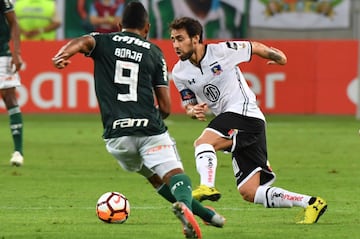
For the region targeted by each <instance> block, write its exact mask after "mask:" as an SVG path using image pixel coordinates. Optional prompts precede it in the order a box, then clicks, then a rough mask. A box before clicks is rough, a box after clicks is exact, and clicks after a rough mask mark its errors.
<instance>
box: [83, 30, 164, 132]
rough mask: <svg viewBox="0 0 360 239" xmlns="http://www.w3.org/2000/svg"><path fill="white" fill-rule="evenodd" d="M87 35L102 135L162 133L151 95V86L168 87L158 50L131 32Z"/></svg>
mask: <svg viewBox="0 0 360 239" xmlns="http://www.w3.org/2000/svg"><path fill="white" fill-rule="evenodd" d="M91 35H92V36H93V38H94V40H95V41H96V47H95V48H94V49H93V50H92V51H91V52H90V53H89V54H88V56H90V57H91V58H93V59H94V63H95V64H94V80H95V86H96V87H95V90H96V95H97V98H98V102H99V106H100V109H101V115H102V119H103V124H104V129H105V131H104V138H106V139H107V138H114V137H120V136H128V135H138V136H150V135H158V134H161V133H164V132H165V131H166V127H165V125H164V122H163V121H162V117H161V115H160V111H159V110H158V109H156V108H155V102H154V97H153V88H163V87H165V88H167V87H168V79H167V67H166V63H165V60H164V57H163V55H162V52H161V51H160V49H159V48H158V47H157V46H156V45H153V44H151V43H150V42H148V41H146V40H145V39H142V38H141V37H139V36H138V35H137V34H134V33H131V32H119V33H110V34H98V33H92V34H91ZM105 79H109V80H105ZM108 112H111V114H109V113H108Z"/></svg>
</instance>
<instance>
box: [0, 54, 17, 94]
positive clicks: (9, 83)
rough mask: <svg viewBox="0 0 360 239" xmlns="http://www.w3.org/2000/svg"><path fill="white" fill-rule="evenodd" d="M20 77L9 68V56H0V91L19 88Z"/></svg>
mask: <svg viewBox="0 0 360 239" xmlns="http://www.w3.org/2000/svg"><path fill="white" fill-rule="evenodd" d="M20 85H21V83H20V77H19V74H18V73H17V72H16V73H14V72H13V70H12V66H11V56H0V89H8V88H13V87H17V86H20Z"/></svg>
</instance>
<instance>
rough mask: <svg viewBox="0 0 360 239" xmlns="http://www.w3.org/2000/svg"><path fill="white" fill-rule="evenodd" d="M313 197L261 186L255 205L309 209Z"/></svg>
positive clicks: (257, 191)
mask: <svg viewBox="0 0 360 239" xmlns="http://www.w3.org/2000/svg"><path fill="white" fill-rule="evenodd" d="M310 198H311V196H308V195H303V194H298V193H294V192H289V191H287V190H285V189H282V188H277V187H270V186H259V187H258V189H257V190H256V193H255V199H254V203H257V204H263V205H264V206H265V207H276V208H283V207H293V206H297V207H303V208H305V207H307V206H309V200H310Z"/></svg>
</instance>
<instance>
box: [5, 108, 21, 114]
mask: <svg viewBox="0 0 360 239" xmlns="http://www.w3.org/2000/svg"><path fill="white" fill-rule="evenodd" d="M18 113H21V111H20V107H19V106H16V107H14V108H11V109H8V114H9V115H14V114H18Z"/></svg>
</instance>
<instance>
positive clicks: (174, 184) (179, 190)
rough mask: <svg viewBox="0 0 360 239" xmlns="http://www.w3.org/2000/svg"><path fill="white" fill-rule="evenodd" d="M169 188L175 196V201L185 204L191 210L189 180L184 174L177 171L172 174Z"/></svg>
mask: <svg viewBox="0 0 360 239" xmlns="http://www.w3.org/2000/svg"><path fill="white" fill-rule="evenodd" d="M169 188H170V189H171V192H172V194H173V195H174V197H175V198H176V201H179V202H183V203H185V205H186V206H187V207H188V208H189V209H190V210H192V207H191V201H192V191H191V180H190V178H189V177H188V176H187V175H186V174H183V173H181V174H180V173H179V174H176V175H174V176H172V177H171V178H170V183H169Z"/></svg>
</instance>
